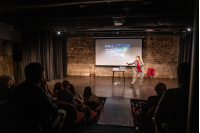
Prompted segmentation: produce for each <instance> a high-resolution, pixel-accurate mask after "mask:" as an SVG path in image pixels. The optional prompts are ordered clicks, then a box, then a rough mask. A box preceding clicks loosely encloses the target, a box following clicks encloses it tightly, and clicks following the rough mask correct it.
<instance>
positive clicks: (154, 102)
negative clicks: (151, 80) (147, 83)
mask: <svg viewBox="0 0 200 133" xmlns="http://www.w3.org/2000/svg"><path fill="white" fill-rule="evenodd" d="M166 90H167V86H166V85H165V84H164V83H158V84H157V85H156V86H155V91H156V93H157V95H155V96H150V97H148V101H147V102H146V103H145V104H144V105H143V106H142V107H141V109H142V121H145V120H146V116H147V113H148V111H149V109H150V108H152V107H156V106H158V103H159V101H160V98H161V96H162V94H163V92H164V91H166Z"/></svg>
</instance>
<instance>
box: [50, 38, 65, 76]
mask: <svg viewBox="0 0 200 133" xmlns="http://www.w3.org/2000/svg"><path fill="white" fill-rule="evenodd" d="M66 40H67V39H66V37H65V36H61V35H54V36H53V47H54V49H53V53H54V57H53V67H54V78H63V77H66V71H65V70H66V44H67V43H66ZM60 53H62V54H60Z"/></svg>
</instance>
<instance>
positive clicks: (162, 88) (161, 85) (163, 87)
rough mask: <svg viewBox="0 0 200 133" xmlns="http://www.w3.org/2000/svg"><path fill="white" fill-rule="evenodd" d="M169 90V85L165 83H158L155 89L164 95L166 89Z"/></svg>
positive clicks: (158, 93)
mask: <svg viewBox="0 0 200 133" xmlns="http://www.w3.org/2000/svg"><path fill="white" fill-rule="evenodd" d="M166 90H167V86H166V85H165V84H164V83H158V84H157V85H156V86H155V91H156V93H157V95H162V94H163V92H164V91H166Z"/></svg>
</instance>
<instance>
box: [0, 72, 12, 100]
mask: <svg viewBox="0 0 200 133" xmlns="http://www.w3.org/2000/svg"><path fill="white" fill-rule="evenodd" d="M14 84H15V80H14V77H13V76H11V75H2V76H0V100H8V99H9V98H10V97H11V95H12V92H13V88H14Z"/></svg>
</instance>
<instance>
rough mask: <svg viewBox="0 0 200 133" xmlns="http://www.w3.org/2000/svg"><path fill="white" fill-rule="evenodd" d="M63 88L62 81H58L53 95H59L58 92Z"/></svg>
mask: <svg viewBox="0 0 200 133" xmlns="http://www.w3.org/2000/svg"><path fill="white" fill-rule="evenodd" d="M60 90H62V83H60V82H57V83H56V84H55V86H54V88H53V97H57V92H58V91H60Z"/></svg>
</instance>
